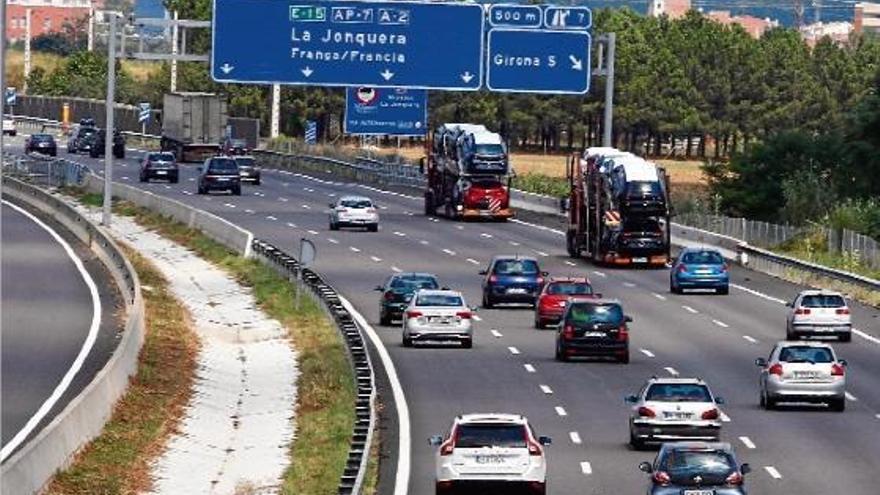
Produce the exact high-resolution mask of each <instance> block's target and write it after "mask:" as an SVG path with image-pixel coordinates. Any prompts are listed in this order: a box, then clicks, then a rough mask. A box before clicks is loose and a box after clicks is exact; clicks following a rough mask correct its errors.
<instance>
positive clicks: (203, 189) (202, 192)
mask: <svg viewBox="0 0 880 495" xmlns="http://www.w3.org/2000/svg"><path fill="white" fill-rule="evenodd" d="M196 194H205V188H204V187H202V186H199V189H198V191H197V193H196Z"/></svg>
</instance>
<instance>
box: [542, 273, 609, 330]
mask: <svg viewBox="0 0 880 495" xmlns="http://www.w3.org/2000/svg"><path fill="white" fill-rule="evenodd" d="M600 297H602V294H597V293H595V292H593V286H592V285H590V281H589V280H588V279H587V278H586V277H564V278H556V277H553V278H551V279H550V280H548V281H547V283H545V284H544V288H543V290H541V293H540V294H539V295H538V304H536V305H535V328H544V327H546V326H547V325H550V324H556V323H559V320H560V319H561V318H562V313H564V312H565V304H566V302H567V301H568V300H569V299H571V298H576V299H582V298H587V299H597V298H600Z"/></svg>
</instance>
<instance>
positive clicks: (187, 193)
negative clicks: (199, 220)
mask: <svg viewBox="0 0 880 495" xmlns="http://www.w3.org/2000/svg"><path fill="white" fill-rule="evenodd" d="M180 192H182V193H183V194H185V195H187V196H192V195H193V193H191V192H189V191H180Z"/></svg>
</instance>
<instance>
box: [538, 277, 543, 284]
mask: <svg viewBox="0 0 880 495" xmlns="http://www.w3.org/2000/svg"><path fill="white" fill-rule="evenodd" d="M537 280H538V285H544V277H538V279H537Z"/></svg>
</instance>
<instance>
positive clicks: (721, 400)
mask: <svg viewBox="0 0 880 495" xmlns="http://www.w3.org/2000/svg"><path fill="white" fill-rule="evenodd" d="M715 403H716V404H724V397H715Z"/></svg>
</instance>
